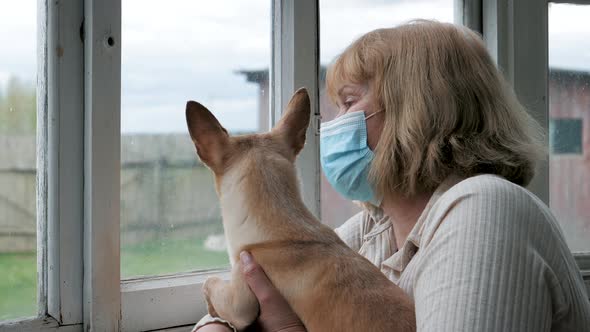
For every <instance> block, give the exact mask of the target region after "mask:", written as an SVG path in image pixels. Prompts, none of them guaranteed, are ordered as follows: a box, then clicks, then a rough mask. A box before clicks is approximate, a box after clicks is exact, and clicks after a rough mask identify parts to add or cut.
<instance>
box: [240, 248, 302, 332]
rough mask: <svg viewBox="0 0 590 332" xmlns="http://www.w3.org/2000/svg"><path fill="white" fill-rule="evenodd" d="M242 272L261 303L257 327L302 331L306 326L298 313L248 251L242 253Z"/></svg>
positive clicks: (268, 331) (269, 330) (280, 331)
mask: <svg viewBox="0 0 590 332" xmlns="http://www.w3.org/2000/svg"><path fill="white" fill-rule="evenodd" d="M240 261H241V264H242V274H243V275H244V279H245V280H246V283H248V285H249V286H250V289H251V290H252V292H253V293H254V295H255V296H256V298H257V299H258V302H259V303H260V316H259V317H258V321H257V324H256V325H257V328H258V330H260V331H264V332H302V331H305V327H304V326H303V323H301V320H299V317H297V314H295V312H294V311H293V309H291V306H290V305H289V303H288V302H287V300H285V298H284V297H283V296H282V295H281V293H279V291H278V290H277V289H276V288H275V286H274V285H273V284H272V282H271V281H270V279H268V277H267V276H266V273H264V270H262V267H260V265H258V263H256V262H255V261H254V259H253V258H252V255H250V254H249V253H248V252H245V251H243V252H241V253H240Z"/></svg>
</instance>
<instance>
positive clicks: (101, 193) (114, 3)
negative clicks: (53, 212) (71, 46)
mask: <svg viewBox="0 0 590 332" xmlns="http://www.w3.org/2000/svg"><path fill="white" fill-rule="evenodd" d="M84 92H85V93H84V114H85V119H84V121H85V126H84V130H85V135H84V136H85V142H84V148H85V149H84V150H85V151H84V154H85V158H84V179H85V182H84V329H85V330H92V331H118V330H119V323H120V315H121V293H120V263H119V260H120V258H119V257H120V255H119V214H120V212H119V211H120V210H119V205H120V180H119V178H120V174H119V169H120V149H121V148H120V146H121V144H120V141H121V129H120V128H121V120H120V112H121V110H120V108H121V0H101V1H98V0H86V1H84Z"/></svg>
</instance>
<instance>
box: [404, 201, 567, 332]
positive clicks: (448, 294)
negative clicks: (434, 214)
mask: <svg viewBox="0 0 590 332" xmlns="http://www.w3.org/2000/svg"><path fill="white" fill-rule="evenodd" d="M521 196H522V195H521ZM530 204H532V203H530V202H527V201H526V199H524V198H522V197H520V196H519V195H514V194H511V193H508V192H506V191H496V192H494V191H493V190H492V191H491V192H488V193H484V194H473V195H464V196H463V197H460V198H458V199H457V200H456V201H455V202H453V203H452V204H449V205H448V206H451V207H450V208H449V209H448V210H447V211H444V213H445V214H446V215H445V216H444V218H443V219H442V223H441V224H440V226H439V229H438V230H437V231H436V235H435V236H433V237H432V239H431V240H430V243H429V245H428V247H427V248H425V251H427V252H425V253H423V254H425V255H426V257H427V259H426V261H425V263H424V269H423V271H422V272H421V273H420V276H419V277H418V279H417V282H416V284H415V285H414V287H415V288H414V297H415V298H414V300H415V303H416V321H417V324H418V331H423V332H434V331H436V332H445V331H449V332H451V331H478V332H492V331H520V332H527V331H531V332H533V331H535V332H538V331H550V330H551V324H552V319H553V318H554V317H552V316H553V312H555V310H560V309H559V303H558V304H557V305H556V304H555V303H553V304H552V298H558V297H559V296H560V294H559V293H560V291H559V282H558V281H557V278H556V277H555V275H554V274H553V273H552V271H551V269H550V268H548V265H547V263H546V261H545V258H544V257H542V254H540V253H539V251H538V250H537V247H538V245H539V244H540V243H539V242H538V241H536V240H534V239H535V236H534V235H531V234H530V233H531V232H535V225H534V220H533V219H534V218H531V217H532V215H531V211H532V210H531V207H530V206H529V205H530ZM546 240H547V241H551V239H546ZM552 305H553V307H552Z"/></svg>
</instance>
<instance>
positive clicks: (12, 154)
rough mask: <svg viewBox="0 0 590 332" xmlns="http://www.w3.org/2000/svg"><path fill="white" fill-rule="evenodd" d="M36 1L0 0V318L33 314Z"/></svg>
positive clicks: (34, 271)
mask: <svg viewBox="0 0 590 332" xmlns="http://www.w3.org/2000/svg"><path fill="white" fill-rule="evenodd" d="M36 22H37V2H36V1H30V0H29V1H1V2H0V27H1V29H0V45H3V47H2V51H0V320H5V319H14V318H19V317H27V316H35V315H36V313H37V256H36V251H37V250H36V249H37V241H36V230H37V226H36V225H37V216H36V215H37V213H36V199H37V197H36V179H35V177H36V158H35V156H36V146H35V140H36V138H35V135H36V128H37V122H36V121H37V114H36V112H37V108H36V79H37V77H36V74H37V50H36V47H37V31H36V29H37V24H36Z"/></svg>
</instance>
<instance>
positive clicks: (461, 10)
mask: <svg viewBox="0 0 590 332" xmlns="http://www.w3.org/2000/svg"><path fill="white" fill-rule="evenodd" d="M454 5H455V13H454V15H455V23H457V24H461V25H464V26H466V27H468V28H469V29H471V30H473V31H477V32H479V33H482V31H483V27H482V0H454Z"/></svg>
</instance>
